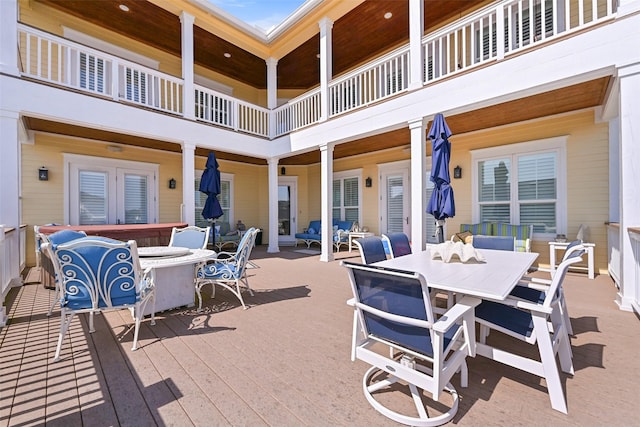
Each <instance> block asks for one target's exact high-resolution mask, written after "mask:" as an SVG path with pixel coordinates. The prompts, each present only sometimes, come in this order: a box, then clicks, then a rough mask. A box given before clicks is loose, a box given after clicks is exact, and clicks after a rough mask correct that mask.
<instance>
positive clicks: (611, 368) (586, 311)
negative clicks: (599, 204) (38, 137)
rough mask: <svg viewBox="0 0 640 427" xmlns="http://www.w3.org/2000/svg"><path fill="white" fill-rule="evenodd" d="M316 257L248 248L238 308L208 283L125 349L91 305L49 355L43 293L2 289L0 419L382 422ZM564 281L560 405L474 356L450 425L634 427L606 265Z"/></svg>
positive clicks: (636, 357)
mask: <svg viewBox="0 0 640 427" xmlns="http://www.w3.org/2000/svg"><path fill="white" fill-rule="evenodd" d="M350 255H352V256H355V255H356V253H355V252H354V253H352V254H349V253H348V252H342V253H341V254H339V255H338V256H339V257H348V256H350ZM318 258H319V257H318V256H317V255H308V254H300V253H297V252H294V250H293V248H284V249H283V251H282V252H281V253H279V254H266V252H265V249H264V247H259V248H257V249H256V250H255V251H254V253H253V256H252V259H253V260H254V261H255V263H256V264H257V265H258V266H259V268H258V269H252V270H250V275H251V277H250V283H251V286H252V288H253V289H254V291H255V294H256V295H255V296H254V297H250V296H247V297H246V302H247V303H248V304H249V305H250V308H249V309H248V310H243V309H242V306H240V304H239V302H238V301H237V300H235V299H234V298H233V296H232V295H230V294H229V293H228V292H226V291H225V290H220V289H218V291H217V292H216V298H215V299H206V300H205V305H206V307H205V310H204V311H203V312H201V313H198V312H196V311H195V310H194V309H188V308H185V309H178V310H173V311H170V312H166V313H162V314H161V315H159V316H158V317H157V324H156V325H155V326H150V325H149V322H148V321H145V322H144V323H143V326H142V328H141V335H140V336H141V339H140V348H139V350H137V351H135V352H132V351H131V341H132V336H133V333H132V329H131V317H130V315H129V313H128V311H120V312H111V313H108V314H105V315H100V316H96V332H95V333H93V334H89V333H88V325H87V319H86V317H85V316H79V317H78V318H76V319H75V320H74V323H73V324H72V327H71V332H70V335H71V339H69V338H68V337H67V339H65V342H64V345H63V349H62V360H61V361H60V362H58V363H52V362H51V360H52V357H53V353H54V351H55V344H56V339H57V334H58V328H59V321H60V319H59V312H58V311H57V310H56V311H55V312H54V315H52V316H51V317H50V318H49V317H47V316H46V312H47V308H48V305H49V301H50V300H51V298H52V296H53V291H50V290H47V289H44V288H43V287H42V286H41V285H39V284H28V285H25V286H23V287H21V288H16V289H13V290H12V291H11V293H10V296H9V298H8V301H7V304H8V309H9V312H10V323H9V325H8V326H6V327H4V328H2V329H1V330H0V426H35V425H52V426H54V425H60V426H80V425H85V426H94V425H95V426H115V425H131V426H147V425H149V426H153V425H159V426H170V425H175V426H187V425H199V426H218V425H234V426H235V425H248V426H257V425H276V426H299V425H319V426H327V425H357V426H364V425H368V426H384V425H395V424H394V423H393V422H391V421H389V420H388V419H386V418H385V417H383V416H382V415H380V414H378V413H377V412H376V411H375V410H374V409H373V408H372V407H371V406H370V405H369V404H368V403H367V401H366V400H365V397H364V395H363V393H362V389H361V387H362V386H361V381H362V375H363V374H364V372H365V370H366V366H365V364H363V363H362V362H355V363H354V362H351V361H350V359H349V354H350V339H351V322H352V312H351V310H350V309H349V307H347V306H346V305H345V301H346V300H347V299H348V298H349V297H350V289H349V286H348V281H347V276H346V272H345V271H344V269H343V268H342V267H340V266H339V262H338V261H334V262H331V263H322V262H319V261H318ZM209 292H210V289H209V288H206V293H207V295H208V294H209ZM565 292H566V294H567V301H568V304H569V310H570V314H571V317H572V324H573V329H574V332H575V336H574V337H573V338H572V348H573V353H574V365H575V371H576V374H575V376H573V377H570V376H564V377H563V380H564V385H565V388H566V395H567V400H568V406H569V414H568V415H564V414H561V413H559V412H556V411H554V410H552V409H551V406H550V403H549V399H548V395H547V393H546V387H545V385H544V381H542V380H540V379H538V378H537V377H534V376H533V375H529V374H527V373H523V372H520V371H518V370H515V369H512V368H509V367H505V366H503V365H500V364H498V363H496V362H493V361H490V360H487V359H484V358H482V357H477V358H475V359H469V387H468V388H465V389H462V388H460V387H459V380H458V378H457V377H454V386H456V388H457V389H458V391H459V393H460V395H461V402H460V409H459V411H458V414H457V415H456V417H455V418H454V420H453V421H452V423H453V424H456V425H460V426H479V425H492V426H500V425H508V426H514V425H528V426H529V425H530V426H545V427H548V426H595V425H636V426H637V425H640V399H639V397H638V390H639V387H640V321H639V320H638V318H637V317H636V316H635V315H634V314H632V313H627V312H621V311H619V310H618V308H617V306H616V305H615V304H614V302H613V300H614V298H615V287H614V285H613V282H612V281H611V280H610V278H609V277H608V276H598V277H596V279H595V280H588V279H587V278H586V275H583V274H579V273H576V274H570V275H569V277H568V279H567V282H566V283H565ZM495 335H496V334H492V335H491V338H492V339H501V338H500V337H497V338H494V336H495Z"/></svg>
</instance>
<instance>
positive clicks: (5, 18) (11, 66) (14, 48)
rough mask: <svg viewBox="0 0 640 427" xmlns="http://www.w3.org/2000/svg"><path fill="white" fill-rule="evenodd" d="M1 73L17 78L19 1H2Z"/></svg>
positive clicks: (0, 24) (0, 23)
mask: <svg viewBox="0 0 640 427" xmlns="http://www.w3.org/2000/svg"><path fill="white" fill-rule="evenodd" d="M0 41H1V45H2V49H0V73H5V74H11V75H14V76H17V75H19V74H20V71H19V69H18V0H0Z"/></svg>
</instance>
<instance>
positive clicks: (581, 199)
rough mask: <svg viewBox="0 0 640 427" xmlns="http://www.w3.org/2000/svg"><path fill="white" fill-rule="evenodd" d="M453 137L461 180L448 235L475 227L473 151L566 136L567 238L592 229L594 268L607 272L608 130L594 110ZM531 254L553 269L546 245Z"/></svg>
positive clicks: (534, 245) (456, 186)
mask: <svg viewBox="0 0 640 427" xmlns="http://www.w3.org/2000/svg"><path fill="white" fill-rule="evenodd" d="M452 132H453V133H454V135H453V136H452V137H451V138H450V141H451V144H452V154H451V166H452V167H455V165H460V167H461V168H462V178H461V179H456V180H453V183H452V186H453V189H454V191H455V197H456V216H455V218H451V219H449V220H447V234H449V235H450V234H451V233H454V232H456V231H458V230H459V226H460V224H461V223H468V222H471V220H472V217H471V210H472V206H471V182H472V177H471V153H470V150H475V149H479V148H486V147H494V146H499V145H504V144H510V143H517V142H525V141H533V140H537V139H543V138H550V137H554V136H562V135H567V136H568V139H567V195H568V200H567V206H568V211H567V225H568V229H567V233H566V234H567V236H568V237H569V238H572V237H575V235H576V233H577V232H578V228H579V227H580V224H586V225H588V226H589V235H590V237H589V240H590V242H592V243H595V244H596V249H595V268H596V270H597V271H600V272H601V273H603V274H606V272H607V230H606V227H605V222H606V221H607V220H608V215H609V196H608V194H609V190H608V186H609V177H608V173H609V165H608V162H609V152H608V149H609V147H608V144H609V141H608V124H607V123H596V122H595V120H594V112H593V110H586V111H580V112H576V113H571V114H564V115H560V116H557V117H552V118H547V119H542V120H535V121H531V122H526V123H521V124H515V125H510V126H504V127H500V128H496V129H490V130H487V131H480V132H473V133H470V134H466V135H459V136H456V135H455V129H453V130H452ZM532 251H534V252H538V253H540V257H539V258H538V263H539V264H541V265H548V263H549V247H548V244H547V242H546V241H533V242H532Z"/></svg>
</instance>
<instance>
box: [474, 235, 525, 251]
mask: <svg viewBox="0 0 640 427" xmlns="http://www.w3.org/2000/svg"><path fill="white" fill-rule="evenodd" d="M514 243H515V240H514V238H513V237H511V236H485V235H482V234H478V235H474V236H473V247H474V248H478V249H496V250H499V251H513V250H514V248H515V246H514Z"/></svg>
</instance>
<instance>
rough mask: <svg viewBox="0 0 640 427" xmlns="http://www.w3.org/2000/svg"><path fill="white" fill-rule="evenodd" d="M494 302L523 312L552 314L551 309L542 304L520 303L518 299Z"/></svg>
mask: <svg viewBox="0 0 640 427" xmlns="http://www.w3.org/2000/svg"><path fill="white" fill-rule="evenodd" d="M493 301H494V302H497V303H500V304H504V305H508V306H510V307H515V308H520V309H522V310H528V311H534V312H537V313H543V314H551V311H552V309H551V307H544V306H542V305H540V304H535V303H531V302H526V301H520V300H518V299H512V298H507V299H505V300H502V301H495V300H493Z"/></svg>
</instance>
